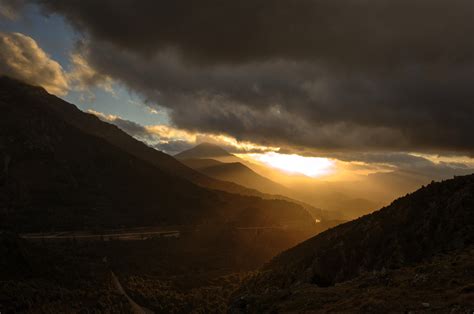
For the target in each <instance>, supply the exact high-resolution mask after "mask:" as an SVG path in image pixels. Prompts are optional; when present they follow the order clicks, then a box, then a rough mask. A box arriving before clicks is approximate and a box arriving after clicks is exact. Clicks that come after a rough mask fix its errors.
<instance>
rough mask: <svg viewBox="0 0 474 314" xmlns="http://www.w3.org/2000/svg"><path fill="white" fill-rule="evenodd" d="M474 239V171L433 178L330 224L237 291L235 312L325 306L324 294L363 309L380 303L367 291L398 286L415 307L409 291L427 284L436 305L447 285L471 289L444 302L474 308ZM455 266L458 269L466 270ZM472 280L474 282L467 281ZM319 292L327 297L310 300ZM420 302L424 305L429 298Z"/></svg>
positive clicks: (331, 301)
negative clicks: (378, 205)
mask: <svg viewBox="0 0 474 314" xmlns="http://www.w3.org/2000/svg"><path fill="white" fill-rule="evenodd" d="M473 245H474V175H469V176H464V177H456V178H454V179H452V180H447V181H444V182H440V183H431V184H430V185H428V186H426V187H423V188H421V189H419V190H418V191H416V192H415V193H413V194H410V195H407V196H405V197H403V198H400V199H398V200H396V201H394V202H393V203H392V204H391V205H390V206H387V207H385V208H382V209H381V210H379V211H377V212H374V213H372V214H370V215H367V216H364V217H361V218H359V219H357V220H354V221H351V222H348V223H345V224H342V225H339V226H337V227H335V228H332V229H329V230H327V231H325V232H323V233H321V234H319V235H317V236H315V237H313V238H312V239H309V240H307V241H305V242H303V243H301V244H299V245H297V246H296V247H294V248H292V249H289V250H287V251H285V252H283V253H281V254H280V255H278V256H277V257H275V258H274V259H273V260H272V261H271V262H270V263H268V264H267V265H266V266H265V267H264V268H263V269H261V271H260V272H259V274H258V275H256V276H255V277H254V278H252V279H250V280H249V281H248V282H247V283H246V284H245V285H244V286H243V287H242V288H241V289H240V290H239V292H237V293H236V296H235V298H234V303H233V305H232V307H233V309H234V311H235V312H239V311H241V310H242V309H243V308H245V312H268V311H270V312H279V311H288V312H302V311H303V312H304V311H317V310H321V309H322V308H323V306H325V304H323V303H324V302H322V300H323V299H324V300H326V301H327V303H328V304H333V305H334V304H339V306H342V305H341V304H342V303H344V302H345V306H346V310H347V307H348V306H349V305H352V306H353V309H355V308H357V307H359V306H361V304H364V302H366V303H367V302H369V303H370V302H372V300H371V299H369V300H361V299H360V297H361V296H362V295H363V296H366V297H367V298H381V295H383V292H384V291H385V292H387V291H392V292H391V293H393V294H391V293H385V295H390V296H391V298H392V295H395V296H396V295H397V294H401V293H402V292H400V291H404V294H405V298H406V300H404V299H403V298H402V299H396V300H397V302H399V304H398V306H399V307H400V304H403V306H404V307H405V308H404V309H405V310H406V311H408V310H410V308H409V307H410V306H411V305H410V304H409V302H408V301H410V302H412V301H413V299H410V298H409V297H408V296H409V295H411V296H412V297H413V296H415V295H418V296H419V297H420V298H421V297H422V296H421V292H420V290H418V289H417V284H420V285H424V288H423V289H425V290H423V291H424V293H425V294H423V297H425V298H428V299H429V302H433V303H436V302H440V300H438V298H437V297H436V296H437V295H438V294H440V291H444V290H443V287H448V286H449V289H453V287H455V288H456V289H459V290H462V289H466V293H467V291H470V292H469V293H471V298H470V299H465V300H464V301H463V300H461V299H455V298H453V299H451V300H444V301H445V303H447V304H448V305H449V304H451V305H452V304H453V303H452V302H461V303H462V304H464V305H463V306H465V304H466V302H471V303H467V304H470V305H471V306H473V307H471V310H472V308H474V302H473V300H474V299H473V298H472V292H474V289H472V282H474V268H472V266H473V264H472V257H473V256H474V255H473V251H474V250H473V248H474V247H473ZM468 260H470V261H471V263H468V262H467V261H468ZM462 261H464V264H462V267H461V266H460V263H461V262H462ZM450 263H451V264H450ZM430 265H431V266H430ZM450 267H456V269H457V271H458V273H454V271H453V270H451V269H449V268H450ZM463 267H466V268H463ZM469 267H470V268H469ZM446 268H447V269H446ZM423 270H424V271H425V273H423ZM450 274H451V275H450ZM387 276H388V277H387ZM407 276H411V277H407ZM449 276H451V279H454V278H456V279H458V278H463V279H462V281H460V282H451V281H449V280H447V281H445V282H442V283H440V278H444V279H446V278H448V277H449ZM387 278H388V279H387ZM448 279H449V278H448ZM417 281H419V282H417ZM430 281H432V282H430ZM409 282H411V283H412V285H411V286H410V284H409ZM469 282H470V283H471V286H470V287H471V288H469V287H463V286H462V283H466V284H468V283H469ZM438 284H441V285H440V286H438ZM397 285H400V286H405V287H406V288H405V290H403V289H400V291H398V292H397V293H394V292H393V290H396V289H399V287H400V286H397ZM440 287H441V290H440ZM350 289H353V290H354V289H355V290H361V291H363V294H359V297H357V298H356V297H355V295H354V293H352V292H349V291H351V290H350ZM377 289H378V290H377ZM383 289H385V290H383ZM390 289H391V290H390ZM344 291H347V292H346V293H344ZM369 291H380V294H379V295H376V294H371V293H369ZM429 291H431V294H430V293H428V292H429ZM436 291H438V292H436ZM336 292H339V295H337V293H336ZM374 293H375V292H374ZM348 294H350V295H351V296H352V295H354V297H353V299H352V300H351V301H350V302H352V303H348V302H349V301H348V300H347V299H346V297H347V296H348ZM290 295H291V298H290V299H291V302H290V300H289V296H290ZM331 296H332V297H331ZM317 298H319V301H310V300H313V299H314V300H317ZM413 298H414V297H413ZM357 301H358V302H359V303H357ZM361 302H362V303H361ZM403 302H405V303H403ZM416 302H417V303H418V305H420V304H421V303H422V302H423V303H424V302H428V301H427V300H423V299H416ZM429 302H428V303H429ZM375 303H376V302H375ZM428 303H427V304H428ZM433 303H431V304H433ZM280 305H281V306H282V307H279V306H280ZM379 305H380V304H379ZM445 305H446V304H445ZM403 306H402V307H403ZM425 306H426V307H428V306H429V305H426V304H425ZM336 308H337V307H336ZM349 308H350V307H349ZM461 308H462V307H461ZM338 309H339V310H341V309H342V308H341V307H339V308H338ZM366 310H367V309H366ZM336 311H337V310H336ZM361 311H363V309H361ZM371 311H375V310H371ZM441 312H442V311H441ZM448 312H449V311H448Z"/></svg>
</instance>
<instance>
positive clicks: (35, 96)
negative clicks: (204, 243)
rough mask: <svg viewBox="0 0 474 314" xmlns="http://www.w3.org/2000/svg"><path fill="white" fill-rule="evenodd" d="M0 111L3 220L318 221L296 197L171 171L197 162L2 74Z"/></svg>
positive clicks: (33, 225)
mask: <svg viewBox="0 0 474 314" xmlns="http://www.w3.org/2000/svg"><path fill="white" fill-rule="evenodd" d="M0 112H2V115H1V116H0V130H1V133H0V160H1V162H2V167H1V168H0V215H1V217H0V218H1V219H0V227H1V228H5V229H12V230H18V231H25V230H28V231H30V230H50V229H52V228H56V229H68V228H89V229H90V228H95V227H97V228H101V227H118V226H136V225H153V224H191V223H192V224H195V223H201V222H203V221H206V222H209V221H211V222H212V221H219V222H220V223H222V222H233V223H236V224H246V225H256V224H257V225H259V224H267V225H270V224H272V225H278V224H284V221H289V220H297V221H300V222H301V223H303V224H307V223H308V222H309V223H310V222H311V217H310V216H309V214H308V213H307V212H306V211H305V210H304V209H303V208H302V207H301V206H299V205H297V204H292V203H290V202H286V201H283V200H262V199H261V198H257V197H247V196H241V195H234V194H230V193H225V192H219V191H213V190H208V189H204V188H202V187H200V186H197V185H195V184H193V183H192V182H191V181H188V180H185V179H183V177H182V176H180V175H172V174H171V172H172V171H174V170H176V172H179V169H185V170H183V171H186V172H188V171H189V172H192V170H191V169H189V168H187V167H186V166H184V165H182V164H180V163H179V162H178V161H176V160H174V161H173V158H172V157H170V156H167V155H165V154H163V153H159V152H157V153H156V154H155V153H150V154H148V153H147V152H148V151H149V150H150V149H151V148H148V147H147V146H146V145H145V144H143V143H141V142H138V141H136V140H134V139H133V138H131V137H130V136H128V135H126V134H125V133H123V132H121V131H118V129H117V128H115V127H113V126H111V125H109V124H107V123H104V122H101V121H100V120H98V119H97V118H95V117H92V116H91V115H88V114H85V113H82V112H81V111H80V110H78V109H77V108H76V107H75V106H73V105H71V104H68V103H66V102H64V101H61V100H60V99H58V98H56V97H54V96H51V95H49V94H48V93H47V92H46V91H45V90H44V89H42V88H38V87H32V86H29V85H26V84H23V83H20V82H18V81H15V80H12V79H9V78H6V77H3V78H0ZM107 132H110V133H112V135H110V136H107ZM96 133H101V135H100V136H99V135H98V134H96ZM140 152H144V153H143V154H144V156H145V157H146V158H145V157H143V158H140V157H139V156H141V155H140ZM153 156H162V158H161V160H159V161H158V162H156V161H155V162H151V161H150V160H149V159H152V157H153ZM166 156H167V157H166ZM158 159H159V158H158ZM162 160H165V161H166V160H168V161H169V162H162ZM167 164H169V167H170V169H171V172H170V169H168V170H166V171H165V169H166V166H165V165H167ZM157 165H159V166H157ZM173 165H180V166H177V167H174V166H173ZM178 168H179V169H178ZM187 169H189V170H187ZM203 177H204V176H203Z"/></svg>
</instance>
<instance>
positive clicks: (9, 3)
mask: <svg viewBox="0 0 474 314" xmlns="http://www.w3.org/2000/svg"><path fill="white" fill-rule="evenodd" d="M24 4H25V1H24V0H0V18H2V17H3V18H5V19H8V20H16V19H17V18H18V17H19V16H20V11H21V9H22V8H23V6H24Z"/></svg>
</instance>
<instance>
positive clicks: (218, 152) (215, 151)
mask: <svg viewBox="0 0 474 314" xmlns="http://www.w3.org/2000/svg"><path fill="white" fill-rule="evenodd" d="M174 157H175V158H178V159H180V160H184V159H214V160H218V161H221V162H226V163H228V162H240V161H242V160H241V159H240V158H238V157H236V156H235V155H233V154H231V153H229V152H228V151H226V150H225V149H223V148H221V147H220V146H219V145H215V144H211V143H201V144H199V145H197V146H195V147H193V148H191V149H188V150H185V151H183V152H181V153H179V154H176V155H175V156H174Z"/></svg>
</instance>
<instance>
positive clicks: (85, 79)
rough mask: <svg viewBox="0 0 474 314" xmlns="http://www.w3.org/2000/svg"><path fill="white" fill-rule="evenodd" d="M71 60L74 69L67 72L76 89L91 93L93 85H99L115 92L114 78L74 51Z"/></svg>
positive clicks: (112, 92) (110, 91)
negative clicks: (99, 71)
mask: <svg viewBox="0 0 474 314" xmlns="http://www.w3.org/2000/svg"><path fill="white" fill-rule="evenodd" d="M70 61H71V67H72V70H71V71H70V72H68V73H67V77H68V80H69V82H70V84H71V85H72V86H73V88H74V90H76V91H80V92H85V93H90V88H91V87H98V88H101V89H103V90H105V91H107V92H109V93H111V94H114V90H113V87H112V85H113V80H112V79H111V78H110V77H109V76H107V75H103V74H101V73H98V72H97V71H96V70H95V69H94V68H93V67H91V66H90V65H89V63H88V62H87V60H86V59H85V58H84V57H83V56H82V55H80V54H79V53H77V52H75V53H72V54H71V55H70Z"/></svg>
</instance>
